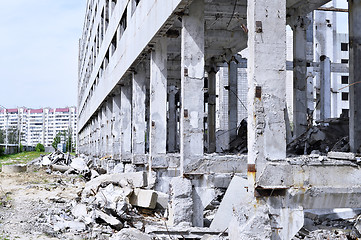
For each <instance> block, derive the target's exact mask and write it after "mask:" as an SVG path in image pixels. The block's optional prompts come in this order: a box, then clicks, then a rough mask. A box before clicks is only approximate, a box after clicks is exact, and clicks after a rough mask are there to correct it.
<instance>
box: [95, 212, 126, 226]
mask: <svg viewBox="0 0 361 240" xmlns="http://www.w3.org/2000/svg"><path fill="white" fill-rule="evenodd" d="M95 219H98V220H99V219H100V220H101V221H103V222H105V223H107V224H108V225H109V226H111V227H112V228H114V229H116V230H120V229H122V228H123V223H122V222H121V221H119V220H118V219H117V218H115V217H113V216H111V215H108V214H106V213H104V212H102V211H99V210H95Z"/></svg>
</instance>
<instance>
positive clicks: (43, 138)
mask: <svg viewBox="0 0 361 240" xmlns="http://www.w3.org/2000/svg"><path fill="white" fill-rule="evenodd" d="M0 129H2V130H4V131H6V129H8V131H9V129H17V130H19V131H20V136H19V138H20V142H21V144H23V145H24V146H25V145H26V146H36V144H38V143H41V144H43V145H44V146H51V144H52V143H53V140H54V137H55V136H56V135H57V134H58V133H65V132H66V133H68V132H70V133H71V135H72V142H73V143H74V144H75V143H76V131H77V112H76V107H66V108H55V109H52V108H40V109H28V108H25V107H21V108H16V109H1V110H0Z"/></svg>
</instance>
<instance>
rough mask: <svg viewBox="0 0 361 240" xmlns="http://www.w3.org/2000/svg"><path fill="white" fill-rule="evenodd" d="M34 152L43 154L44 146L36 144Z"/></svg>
mask: <svg viewBox="0 0 361 240" xmlns="http://www.w3.org/2000/svg"><path fill="white" fill-rule="evenodd" d="M35 151H37V152H45V147H44V145H43V144H41V143H38V144H36V147H35Z"/></svg>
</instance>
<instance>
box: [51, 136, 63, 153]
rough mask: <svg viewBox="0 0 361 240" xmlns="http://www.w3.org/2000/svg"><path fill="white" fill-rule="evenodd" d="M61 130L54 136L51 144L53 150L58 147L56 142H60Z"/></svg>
mask: <svg viewBox="0 0 361 240" xmlns="http://www.w3.org/2000/svg"><path fill="white" fill-rule="evenodd" d="M61 135H62V134H61V132H58V133H57V134H56V136H55V137H54V140H53V143H52V144H51V146H52V147H53V148H54V150H57V149H58V144H59V143H61Z"/></svg>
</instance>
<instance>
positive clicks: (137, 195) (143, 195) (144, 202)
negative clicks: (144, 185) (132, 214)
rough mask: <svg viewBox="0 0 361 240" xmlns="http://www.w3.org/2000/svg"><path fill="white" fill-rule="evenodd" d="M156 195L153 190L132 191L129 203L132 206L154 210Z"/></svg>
mask: <svg viewBox="0 0 361 240" xmlns="http://www.w3.org/2000/svg"><path fill="white" fill-rule="evenodd" d="M157 198H158V194H157V193H156V192H155V191H153V190H143V189H139V188H137V189H134V191H133V194H132V195H131V196H130V199H129V202H130V204H132V205H133V206H137V207H143V208H150V209H154V208H155V206H156V204H157Z"/></svg>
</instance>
